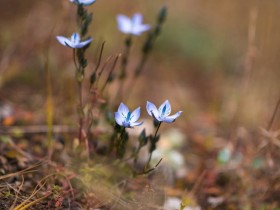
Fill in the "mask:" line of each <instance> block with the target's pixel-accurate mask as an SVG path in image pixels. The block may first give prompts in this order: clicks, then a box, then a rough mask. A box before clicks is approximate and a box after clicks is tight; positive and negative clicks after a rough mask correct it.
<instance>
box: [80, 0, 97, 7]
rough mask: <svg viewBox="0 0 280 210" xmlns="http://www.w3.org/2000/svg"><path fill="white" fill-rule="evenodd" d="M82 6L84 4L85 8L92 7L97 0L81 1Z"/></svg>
mask: <svg viewBox="0 0 280 210" xmlns="http://www.w3.org/2000/svg"><path fill="white" fill-rule="evenodd" d="M79 2H80V4H83V5H85V6H88V5H91V4H93V3H94V2H95V0H79Z"/></svg>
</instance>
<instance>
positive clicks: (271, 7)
mask: <svg viewBox="0 0 280 210" xmlns="http://www.w3.org/2000/svg"><path fill="white" fill-rule="evenodd" d="M1 5H2V6H1V8H0V16H1V18H0V30H1V33H0V56H1V57H0V58H1V60H0V96H1V100H4V101H6V102H7V101H8V102H9V103H11V104H12V105H13V106H14V107H15V108H20V109H23V110H25V111H31V112H32V113H36V115H35V116H34V117H32V122H31V123H35V124H36V123H39V122H40V123H42V122H43V121H44V109H43V107H44V104H45V100H46V80H45V75H46V72H45V68H44V65H45V62H46V60H48V64H49V69H50V71H51V76H52V83H53V88H54V93H55V99H54V103H55V104H56V105H57V106H56V109H55V112H57V113H59V114H58V115H55V116H56V120H57V122H59V123H67V121H68V123H69V119H67V118H69V116H72V113H73V109H75V106H74V105H73V104H75V91H76V89H75V88H76V86H75V84H74V83H75V81H74V79H73V74H74V66H73V63H72V51H71V50H69V49H66V48H64V47H63V46H61V45H60V44H59V43H58V42H57V41H56V39H55V36H56V35H64V36H70V35H71V34H72V33H73V32H74V31H75V29H76V24H75V16H74V15H73V14H74V13H75V7H74V6H73V5H72V4H69V3H68V1H67V0H61V1H56V0H50V1H35V0H34V1H32V0H28V1H25V2H21V1H16V0H11V1H4V0H2V1H1ZM162 5H166V6H167V7H168V18H167V21H166V23H165V24H164V26H163V29H162V34H161V35H160V37H159V39H158V40H157V41H156V45H155V48H154V51H153V53H152V55H151V56H150V58H149V60H148V63H147V65H146V66H145V69H144V73H143V75H142V77H141V79H140V81H139V82H138V83H137V88H136V89H134V93H132V96H131V97H130V100H129V102H128V103H130V104H131V105H132V106H137V105H138V104H139V102H140V103H141V105H142V106H145V104H144V102H143V101H145V100H151V101H154V102H155V103H156V104H158V105H159V104H161V103H162V102H163V101H164V100H165V99H167V98H168V99H169V100H170V101H171V104H173V106H174V110H179V109H180V110H183V111H184V115H183V118H184V120H182V119H181V120H180V122H179V123H181V124H182V126H186V127H187V124H188V123H190V122H193V123H194V124H195V121H198V122H197V123H199V121H200V120H202V121H203V123H207V122H209V123H210V121H211V123H214V124H216V123H220V124H223V125H231V124H240V125H246V126H249V127H255V126H266V124H267V123H268V120H269V118H270V116H271V114H272V110H273V108H274V107H275V104H276V102H277V100H278V97H280V93H279V82H278V77H279V74H280V73H279V69H278V68H279V62H280V59H279V56H280V55H279V54H280V50H279V49H280V48H279V42H280V39H279V38H278V37H279V35H280V30H279V24H280V23H279V21H278V14H279V10H280V2H279V1H258V0H250V1H245V2H244V1H242V0H235V1H230V0H226V1H224V0H223V1H200V0H186V1H180V0H173V1H172V2H171V1H162V0H154V1H140V0H138V1H137V0H135V1H133V2H132V1H128V0H121V1H115V0H106V1H97V2H96V3H95V4H94V6H91V7H89V9H90V11H92V12H93V14H94V16H93V22H92V25H91V27H90V32H89V33H90V34H91V35H92V36H93V37H94V39H95V41H94V42H93V44H92V45H91V47H90V49H89V51H88V54H87V57H88V61H89V67H88V72H90V70H91V69H92V68H93V66H94V65H95V64H96V58H97V54H98V53H97V52H98V49H99V48H100V43H101V42H102V41H106V47H105V52H104V56H103V60H105V59H106V58H107V57H108V56H109V55H115V54H117V53H121V52H122V51H123V49H124V46H123V40H124V38H125V36H124V35H123V34H121V33H120V32H119V31H118V29H117V25H116V20H115V17H116V15H117V14H119V13H122V14H126V15H128V16H131V15H133V14H134V13H135V12H141V13H143V15H144V22H145V23H149V24H152V25H153V24H155V18H156V15H157V13H158V11H159V9H160V8H161V6H162ZM145 35H146V34H143V35H142V36H141V37H135V39H134V46H133V48H132V55H133V57H132V58H131V62H130V64H129V66H130V68H133V67H134V66H135V65H136V63H137V61H138V60H137V59H139V54H140V47H141V44H142V43H143V41H144V39H145ZM47 55H48V56H49V57H48V56H47ZM61 110H64V111H65V112H66V113H67V114H66V115H62V114H61ZM30 117H31V116H30ZM64 120H65V122H64Z"/></svg>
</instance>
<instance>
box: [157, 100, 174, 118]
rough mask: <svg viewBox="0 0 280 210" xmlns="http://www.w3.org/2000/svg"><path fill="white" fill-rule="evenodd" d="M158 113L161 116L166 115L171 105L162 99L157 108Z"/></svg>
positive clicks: (168, 113)
mask: <svg viewBox="0 0 280 210" xmlns="http://www.w3.org/2000/svg"><path fill="white" fill-rule="evenodd" d="M158 112H159V115H160V116H161V117H166V116H168V115H170V113H171V105H170V103H169V101H168V100H166V101H164V102H163V104H161V105H160V107H159V109H158Z"/></svg>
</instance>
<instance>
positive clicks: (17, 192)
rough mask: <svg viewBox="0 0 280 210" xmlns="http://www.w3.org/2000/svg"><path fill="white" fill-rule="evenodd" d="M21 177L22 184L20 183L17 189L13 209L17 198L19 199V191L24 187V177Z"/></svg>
mask: <svg viewBox="0 0 280 210" xmlns="http://www.w3.org/2000/svg"><path fill="white" fill-rule="evenodd" d="M21 178H22V181H21V184H20V186H19V189H18V190H17V191H16V198H15V200H14V202H13V204H12V206H11V208H10V209H13V208H14V206H15V204H16V202H17V200H18V194H19V192H20V191H21V189H22V187H23V183H24V177H23V176H21Z"/></svg>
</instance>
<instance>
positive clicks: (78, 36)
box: [70, 33, 81, 45]
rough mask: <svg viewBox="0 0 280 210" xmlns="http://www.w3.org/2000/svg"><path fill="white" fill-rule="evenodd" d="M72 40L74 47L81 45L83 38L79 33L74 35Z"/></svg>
mask: <svg viewBox="0 0 280 210" xmlns="http://www.w3.org/2000/svg"><path fill="white" fill-rule="evenodd" d="M70 40H71V42H72V44H73V45H77V44H79V43H80V41H81V38H80V35H79V34H78V33H73V34H72V36H71V38H70Z"/></svg>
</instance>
